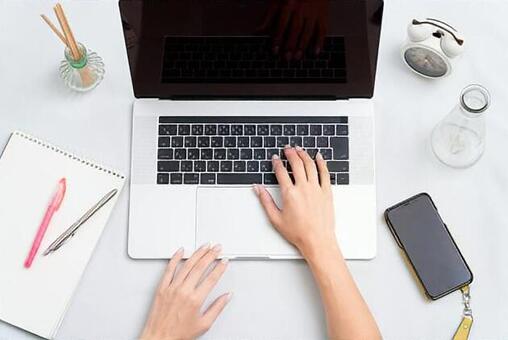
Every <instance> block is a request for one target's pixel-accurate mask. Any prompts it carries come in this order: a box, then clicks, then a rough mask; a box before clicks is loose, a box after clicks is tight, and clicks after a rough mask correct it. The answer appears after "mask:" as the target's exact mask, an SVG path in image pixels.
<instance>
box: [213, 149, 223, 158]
mask: <svg viewBox="0 0 508 340" xmlns="http://www.w3.org/2000/svg"><path fill="white" fill-rule="evenodd" d="M213 159H226V149H214V150H213Z"/></svg>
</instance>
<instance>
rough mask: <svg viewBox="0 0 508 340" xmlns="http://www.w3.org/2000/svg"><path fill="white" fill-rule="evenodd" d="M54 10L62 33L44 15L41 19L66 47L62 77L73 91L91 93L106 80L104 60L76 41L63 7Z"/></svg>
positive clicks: (59, 5)
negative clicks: (90, 91)
mask: <svg viewBox="0 0 508 340" xmlns="http://www.w3.org/2000/svg"><path fill="white" fill-rule="evenodd" d="M53 9H54V11H55V15H56V17H57V19H58V23H59V24H60V27H61V30H62V31H60V30H58V28H57V27H56V26H55V25H54V24H53V23H52V22H51V20H49V18H48V17H47V16H45V15H44V14H42V15H41V17H42V19H43V20H44V21H45V22H46V23H47V24H48V26H49V27H50V28H51V30H52V31H53V32H54V33H55V34H56V35H57V37H58V38H59V39H60V40H61V41H62V42H63V43H64V45H65V51H64V56H65V59H64V60H62V62H61V63H60V77H61V78H62V80H63V81H64V83H65V84H66V85H67V86H68V87H69V88H71V89H73V90H76V91H81V92H85V91H89V90H91V89H93V88H95V87H96V86H97V85H99V83H100V82H101V81H102V79H103V78H104V72H105V70H104V63H103V62H102V58H101V57H100V56H99V55H98V54H97V53H95V52H92V51H91V50H89V49H87V48H86V47H85V46H84V45H83V44H81V43H79V42H77V41H76V39H75V38H74V34H73V33H72V30H71V27H70V25H69V22H68V20H67V17H66V16H65V13H64V10H63V7H62V5H61V4H59V3H57V4H56V5H55V7H53ZM62 32H63V33H62Z"/></svg>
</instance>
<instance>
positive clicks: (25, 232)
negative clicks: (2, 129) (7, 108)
mask: <svg viewBox="0 0 508 340" xmlns="http://www.w3.org/2000/svg"><path fill="white" fill-rule="evenodd" d="M63 177H65V178H66V179H67V192H66V195H65V198H64V200H63V202H62V205H61V207H60V209H59V210H58V211H57V212H56V213H55V215H54V217H53V219H52V221H51V223H50V225H49V227H48V230H47V232H46V235H45V236H44V239H43V241H42V244H41V247H40V249H39V252H38V254H37V256H36V258H35V260H34V262H33V264H32V267H31V268H30V269H25V268H24V267H23V262H24V259H25V258H26V256H27V254H28V252H29V250H30V247H31V244H32V241H33V238H34V235H35V234H36V232H37V229H38V227H39V224H40V222H41V220H42V218H43V216H44V213H45V210H46V208H47V205H48V203H49V201H50V199H51V196H52V194H53V192H54V190H55V187H56V185H57V182H58V181H59V179H60V178H63ZM124 181H125V177H124V176H123V175H121V174H119V173H118V172H116V171H113V170H111V169H108V168H105V167H103V166H100V165H98V164H95V163H93V162H90V161H88V160H85V159H82V158H79V157H77V156H75V155H73V154H71V153H68V152H66V151H63V150H62V149H59V148H57V147H55V146H52V145H50V144H47V143H45V142H43V141H41V140H39V139H37V138H34V137H31V136H29V135H27V134H24V133H22V132H14V133H13V134H12V135H11V138H10V139H9V142H8V143H7V146H6V147H5V149H4V151H3V153H2V156H1V157H0V320H2V321H4V322H7V323H10V324H12V325H14V326H17V327H19V328H22V329H24V330H26V331H29V332H31V333H34V334H36V335H39V336H41V337H44V338H47V339H52V338H54V337H55V335H56V332H57V331H58V328H59V326H60V324H61V322H62V320H63V317H64V315H65V312H66V310H67V307H68V306H69V303H70V301H71V298H72V296H73V293H74V291H75V289H76V287H77V285H78V283H79V280H80V278H81V276H82V274H83V272H84V270H85V267H86V265H87V263H88V261H89V260H90V257H91V255H92V252H93V250H94V248H95V246H96V244H97V241H98V240H99V238H100V236H101V233H102V231H103V229H104V227H105V226H106V223H107V221H108V218H109V216H110V214H111V211H112V210H113V207H114V206H115V204H116V200H117V198H118V196H119V194H117V195H116V196H115V197H114V198H113V199H112V200H111V201H110V202H108V203H107V204H106V205H105V206H104V207H103V208H102V209H101V210H99V211H98V212H97V213H96V214H95V215H94V216H93V217H92V218H91V219H89V220H88V221H87V222H86V224H84V225H83V226H82V227H81V228H80V229H79V230H78V232H77V233H76V235H75V236H74V237H73V238H72V239H71V240H69V242H68V243H66V244H65V245H63V246H62V247H61V248H60V249H59V250H58V251H56V252H54V253H52V254H50V255H48V256H42V253H43V251H44V249H46V248H47V247H48V245H49V244H50V243H51V242H52V241H54V240H55V239H56V238H57V237H58V235H60V234H61V233H62V232H63V231H65V230H66V229H67V228H68V227H69V226H70V225H71V224H72V223H74V222H75V221H76V220H77V219H79V217H81V215H83V214H84V213H85V212H86V211H87V210H88V209H89V208H90V207H91V206H93V205H94V204H95V203H97V201H99V200H100V198H102V197H103V196H104V195H105V194H106V193H107V192H109V191H110V190H112V189H118V191H121V189H122V187H123V184H124Z"/></svg>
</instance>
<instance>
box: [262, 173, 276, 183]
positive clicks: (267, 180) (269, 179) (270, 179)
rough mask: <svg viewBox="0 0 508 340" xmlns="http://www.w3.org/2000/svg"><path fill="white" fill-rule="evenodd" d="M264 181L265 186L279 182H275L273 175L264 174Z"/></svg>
mask: <svg viewBox="0 0 508 340" xmlns="http://www.w3.org/2000/svg"><path fill="white" fill-rule="evenodd" d="M264 180H265V184H274V185H275V184H278V183H279V182H277V177H276V176H275V174H273V173H271V174H265V175H264Z"/></svg>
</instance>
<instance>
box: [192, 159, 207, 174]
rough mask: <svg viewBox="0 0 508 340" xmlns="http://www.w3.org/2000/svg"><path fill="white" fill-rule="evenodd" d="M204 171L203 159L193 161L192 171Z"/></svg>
mask: <svg viewBox="0 0 508 340" xmlns="http://www.w3.org/2000/svg"><path fill="white" fill-rule="evenodd" d="M205 171H206V162H205V161H195V162H194V172H205Z"/></svg>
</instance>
